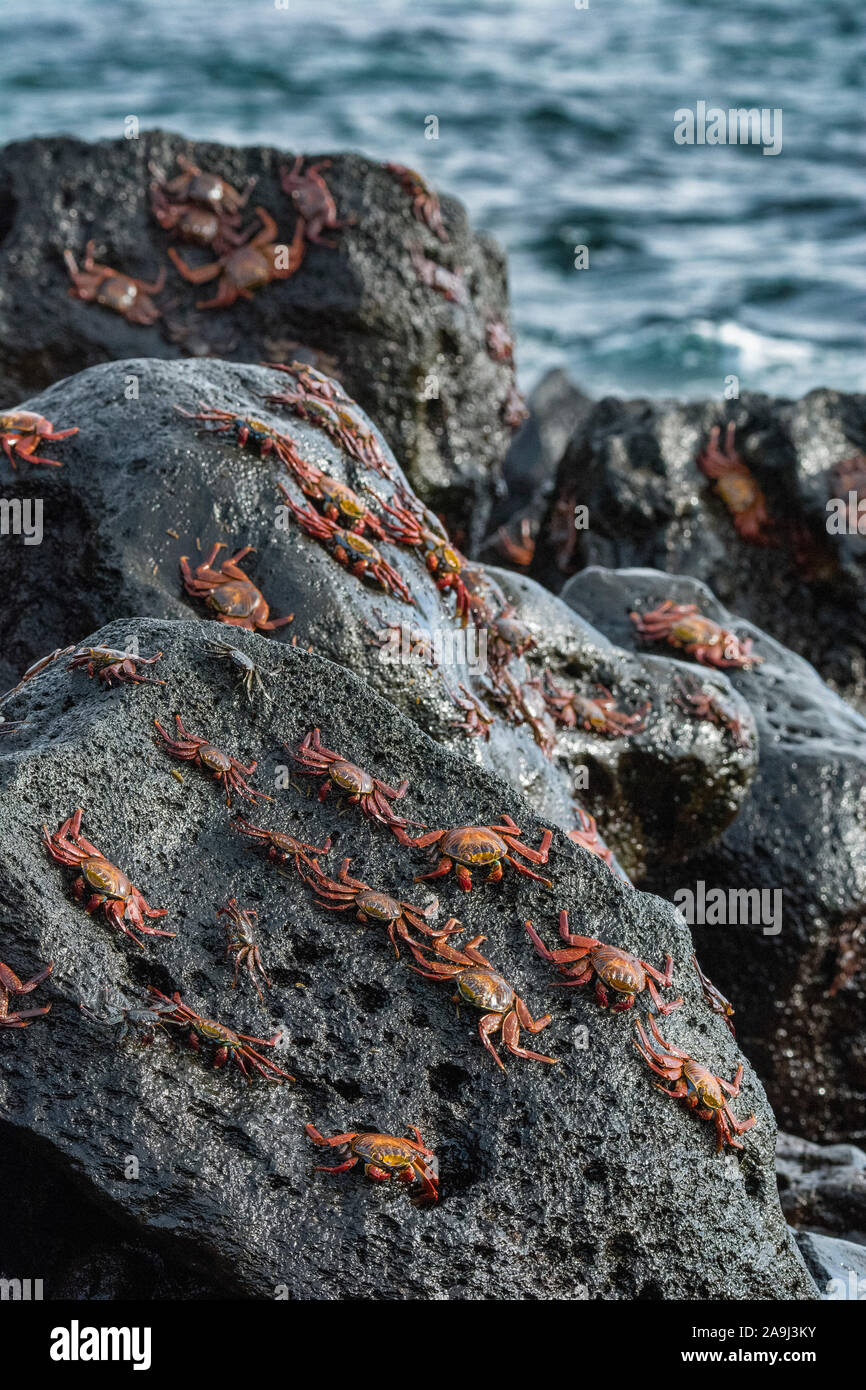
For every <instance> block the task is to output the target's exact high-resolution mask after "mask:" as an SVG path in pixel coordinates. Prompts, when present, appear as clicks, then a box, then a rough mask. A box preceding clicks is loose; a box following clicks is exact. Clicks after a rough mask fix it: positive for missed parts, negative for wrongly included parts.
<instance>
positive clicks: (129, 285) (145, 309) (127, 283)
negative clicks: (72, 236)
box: [63, 241, 165, 327]
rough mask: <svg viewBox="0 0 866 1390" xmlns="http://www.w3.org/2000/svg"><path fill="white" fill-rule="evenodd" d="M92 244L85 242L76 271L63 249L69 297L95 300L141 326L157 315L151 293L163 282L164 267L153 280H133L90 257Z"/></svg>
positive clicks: (74, 265)
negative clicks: (82, 256)
mask: <svg viewBox="0 0 866 1390" xmlns="http://www.w3.org/2000/svg"><path fill="white" fill-rule="evenodd" d="M94 250H95V243H94V242H92V241H88V243H87V246H86V247H85V249H84V263H83V269H81V270H79V269H78V265H77V263H76V260H75V257H74V256H73V254H72V252H71V251H68V250H67V251H64V252H63V259H64V261H65V263H66V269H67V270H68V271H69V275H70V278H71V280H72V289H71V290H70V291H69V294H70V297H71V298H72V299H83V300H85V301H90V300H95V301H96V303H97V304H101V305H102V306H103V308H105V309H113V310H114V312H115V313H116V314H121V315H122V316H123V318H125V319H126V321H127V323H139V324H143V325H144V326H145V327H147V326H149V325H150V324H152V323H156V320H157V319H158V318H159V317H160V310H159V309H158V308H157V307H156V305H155V304H154V302H153V300H152V299H151V295H154V294H159V292H160V290H161V289H162V288H163V286H164V285H165V267H164V266H163V268H162V269H161V270H160V272H159V275H158V276H157V277H156V279H155V280H153V281H148V280H136V279H134V278H133V276H131V275H124V274H123V273H122V272H121V271H119V270H113V269H112V268H111V266H108V265H100V264H99V262H98V261H95V260H94V259H93V253H94Z"/></svg>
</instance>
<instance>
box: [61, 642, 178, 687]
mask: <svg viewBox="0 0 866 1390" xmlns="http://www.w3.org/2000/svg"><path fill="white" fill-rule="evenodd" d="M161 656H162V652H157V654H156V656H134V655H133V654H132V653H131V652H122V651H118V650H117V649H116V648H115V647H80V648H79V649H78V650H77V651H75V652H73V653H72V660H71V661H70V662H69V665H68V666H67V668H66V669H67V671H73V670H76V669H79V668H81V667H84V668H85V670H86V671H87V674H88V676H89V677H90V679H91V680H93V677H94V676H98V677H99V679H100V680H101V681H103V682H104V683H105V685H114V684H118V685H123V684H125V683H126V682H127V681H130V682H132V683H133V684H135V685H165V681H154V680H149V679H148V678H147V676H140V675H139V674H138V670H137V668H138V667H139V666H152V665H153V664H154V662H156V661H159V659H160V657H161Z"/></svg>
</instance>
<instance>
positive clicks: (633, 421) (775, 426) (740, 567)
mask: <svg viewBox="0 0 866 1390" xmlns="http://www.w3.org/2000/svg"><path fill="white" fill-rule="evenodd" d="M728 422H731V423H733V424H734V425H735V436H734V443H735V448H736V450H737V451H738V452H739V454H740V456H741V458H742V460H743V462H744V463H745V465H746V467H747V468H748V469H749V470H750V471H751V472H752V474H753V475H754V477H755V479H756V481H757V483H758V485H759V486H760V488H761V490H762V491H763V493H764V494H765V498H766V507H767V512H768V516H769V523H768V525H767V527H766V528H764V532H763V534H764V536H765V538H766V539H767V540H769V541H770V542H771V544H768V545H766V546H762V545H756V544H754V543H752V542H750V541H749V540H746V539H743V538H742V537H741V536H739V535H738V534H737V531H736V530H735V528H734V525H733V521H732V517H731V515H730V513H729V512H728V510H727V508H726V506H725V504H724V502H723V501H722V500H721V498H720V497H719V496H718V494H717V492H716V484H715V483H713V482H712V481H711V480H710V479H709V478H707V477H705V476H704V475H703V473H702V472H701V470H700V469H699V468H698V466H697V458H698V455H699V453H700V452H701V450H702V449H703V447H704V446H705V445H706V443H707V440H708V438H709V434H710V431H711V429H712V428H713V427H714V426H716V425H718V426H720V427H721V429H722V434H723V435H724V431H725V427H726V425H727V424H728ZM852 494H853V502H854V505H853V507H851V508H849V503H850V502H851V498H852ZM830 498H837V499H841V500H842V501H844V503H845V511H846V513H847V512H849V510H850V512H851V516H852V518H853V526H854V529H853V530H852V529H850V520H849V521H846V523H845V526H846V528H847V529H846V530H844V531H843V533H842V534H832V533H830V532H828V522H830V520H831V517H830V513H828V510H827V503H828V499H830ZM858 500H859V501H860V503H861V504H862V506H861V511H862V527H863V529H862V532H858V530H857V517H856V515H855V513H856V511H857V502H858ZM576 505H583V506H586V507H587V508H588V509H589V518H588V525H587V526H586V527H585V528H582V529H577V530H575V528H574V525H573V516H574V508H575V506H576ZM587 565H604V566H608V567H611V568H622V567H626V566H647V567H653V568H655V569H661V570H665V571H667V572H668V573H670V574H683V575H689V576H692V577H693V578H695V579H699V580H701V581H703V582H704V583H706V584H708V585H709V586H710V587H711V588H712V589H713V591H714V592H715V593H716V594H717V596H718V597H719V599H720V601H721V602H723V603H724V604H726V605H727V607H728V608H730V609H731V610H732V611H733V612H735V613H739V614H741V615H742V616H743V617H744V618H747V619H748V620H749V621H751V622H753V623H756V624H757V625H758V626H759V627H761V628H763V629H764V630H765V631H766V632H768V633H769V634H770V635H771V636H773V637H775V638H776V640H777V641H779V642H782V643H784V644H785V645H786V646H788V647H790V648H791V649H792V650H793V651H795V652H798V653H799V654H800V655H801V656H803V657H805V658H806V659H807V660H808V661H810V662H812V663H813V664H814V665H815V666H816V667H817V669H818V670H819V672H820V673H821V675H822V676H823V677H824V679H825V680H827V681H828V682H829V683H830V684H831V685H832V686H833V687H834V688H835V689H836V690H838V691H839V693H841V694H842V695H844V696H845V698H846V699H849V700H851V701H852V702H853V703H855V704H856V706H857V707H858V708H860V709H861V710H862V709H866V657H864V652H866V396H863V395H846V394H844V393H842V392H839V391H830V390H817V391H811V392H809V394H808V395H806V396H804V397H803V398H802V399H801V400H797V401H791V400H776V399H773V398H772V397H768V396H762V395H752V394H744V395H743V396H742V397H741V398H740V399H739V400H736V401H718V402H714V401H693V402H686V403H683V402H679V401H670V400H661V401H648V400H635V401H622V400H615V399H612V398H611V399H605V400H601V401H598V402H595V403H594V404H593V406H592V409H591V410H589V411H588V412H587V413H586V414H585V415H584V416H583V417H582V418H581V420H580V421H579V423H578V425H577V428H576V429H575V431H574V434H573V436H572V439H571V442H570V444H569V446H568V448H567V449H566V450H565V453H564V454H563V456H562V461H561V463H560V466H559V472H558V475H557V478H556V484H555V486H554V488H553V492H552V495H551V496H550V499H549V502H548V509H547V515H546V519H545V520H544V522H543V524H542V527H541V531H540V534H539V537H538V544H537V547H536V554H535V562H534V565H533V568H532V570H531V573H532V574H533V575H534V576H535V578H537V579H539V580H541V581H542V582H543V583H545V584H546V585H548V586H549V587H550V588H552V589H554V590H559V589H560V588H561V587H562V584H563V583H564V582H565V580H566V578H567V576H568V575H569V574H572V573H574V572H575V571H576V570H579V569H580V568H581V567H583V566H587Z"/></svg>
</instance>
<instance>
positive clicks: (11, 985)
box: [0, 960, 54, 1028]
mask: <svg viewBox="0 0 866 1390" xmlns="http://www.w3.org/2000/svg"><path fill="white" fill-rule="evenodd" d="M53 969H54V962H53V961H50V962H49V964H48V965H46V966H44V967H43V969H42V970H40V971H39V973H38V975H34V976H33V979H32V980H27V981H24V982H22V981H21V980H19V978H18V976H17V975H16V974H15V971H14V970H10V969H9V966H8V965H4V964H3V961H2V960H0V1028H26V1027H27V1026H28V1024H29V1023H30V1021H31V1019H34V1018H41V1017H42V1015H43V1014H47V1013H50V1012H51V1005H50V1004H45V1005H44V1006H43V1007H42V1008H41V1009H16V1010H15V1011H14V1012H12V1013H10V1012H9V1005H10V1003H11V1001H12V999H13V998H15V997H16V996H17V995H24V994H31V993H32V992H33V990H34V989H37V988H38V986H39V985H41V984H42V983H43V982H44V981H45V980H47V979H48V976H49V975H50V974H51V972H52V970H53Z"/></svg>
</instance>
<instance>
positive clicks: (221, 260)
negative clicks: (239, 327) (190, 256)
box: [168, 207, 306, 309]
mask: <svg viewBox="0 0 866 1390" xmlns="http://www.w3.org/2000/svg"><path fill="white" fill-rule="evenodd" d="M256 212H257V213H258V215H259V219H260V221H261V224H262V226H261V230H260V231H258V232H256V234H255V236H253V237H251V238H250V240H249V241H247V242H245V243H244V244H243V245H242V246H235V247H232V248H231V249H230V250H228V251H226V252H224V253H223V255H221V256H219V257H218V258H217V260H215V261H211V262H210V264H208V265H199V266H190V265H187V263H186V261H185V260H184V259H183V257H182V256H181V255H180V253H179V252H178V251H176V250H175V249H174V247H173V246H170V247H169V248H168V255H169V259H170V261H171V263H172V265H173V266H174V267H175V269H176V270H177V271H179V272H180V274H181V275H182V276H183V278H184V280H188V281H189V282H190V284H192V285H206V284H207V283H208V282H209V281H211V280H215V279H216V278H217V276H219V285H218V287H217V292H216V294H215V295H214V297H213V299H200V300H199V301H198V302H197V304H196V306H195V307H196V308H197V309H229V308H231V306H232V304H234V302H235V300H236V299H252V297H253V292H254V291H255V290H258V289H261V288H262V287H263V286H264V285H269V284H270V283H271V281H272V280H288V279H290V278H291V276H292V275H294V274H295V272H296V271H297V270H298V269H299V268H300V265H301V262H302V261H303V259H304V253H305V251H306V243H305V241H304V224H303V222H302V221H301V220H300V219H299V220H298V225H297V227H296V228H295V234H294V236H293V237H292V240H291V242H289V243H288V245H287V244H285V243H282V242H278V241H277V239H276V238H277V224H276V222H275V221H274V219H273V218H272V217H271V215H270V213H269V212H268V211H267V210H266V209H265V208H262V207H257V208H256Z"/></svg>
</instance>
